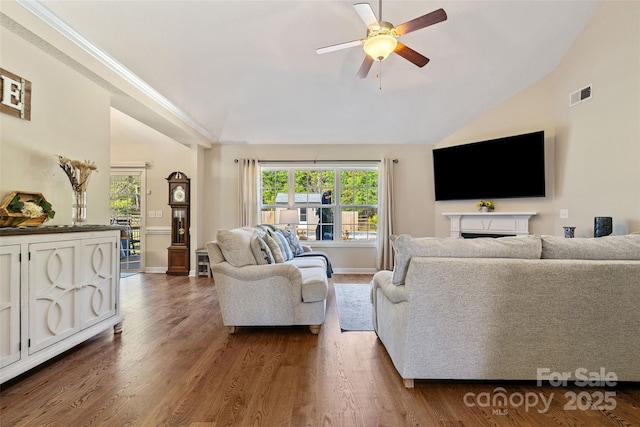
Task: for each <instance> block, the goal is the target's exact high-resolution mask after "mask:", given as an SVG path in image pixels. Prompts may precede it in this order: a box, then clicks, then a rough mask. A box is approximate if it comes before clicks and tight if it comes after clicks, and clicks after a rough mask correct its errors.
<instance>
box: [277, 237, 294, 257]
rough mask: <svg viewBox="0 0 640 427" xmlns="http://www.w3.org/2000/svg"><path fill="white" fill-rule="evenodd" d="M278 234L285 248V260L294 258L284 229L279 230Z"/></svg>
mask: <svg viewBox="0 0 640 427" xmlns="http://www.w3.org/2000/svg"><path fill="white" fill-rule="evenodd" d="M276 236H278V239H280V243H282V249H283V252H282V253H283V254H284V255H285V261H289V260H290V259H293V252H292V251H291V248H290V247H289V242H287V239H286V238H285V237H284V235H283V234H282V231H281V230H277V231H276Z"/></svg>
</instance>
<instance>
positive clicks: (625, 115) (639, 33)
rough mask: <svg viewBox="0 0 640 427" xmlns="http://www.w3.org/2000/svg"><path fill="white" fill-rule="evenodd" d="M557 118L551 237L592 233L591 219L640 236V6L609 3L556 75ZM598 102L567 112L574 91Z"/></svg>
mask: <svg viewBox="0 0 640 427" xmlns="http://www.w3.org/2000/svg"><path fill="white" fill-rule="evenodd" d="M553 78H554V85H555V91H554V94H555V96H554V106H555V116H556V175H557V179H556V189H557V190H556V193H557V194H556V199H555V203H556V210H557V209H560V208H568V209H569V215H570V216H569V219H568V220H560V219H558V216H557V215H556V217H555V218H556V220H555V228H554V232H555V233H556V234H557V233H559V232H560V230H561V229H562V226H564V225H573V226H576V227H577V228H576V236H580V237H583V236H592V235H593V217H594V216H611V217H613V223H614V231H615V232H617V233H618V234H624V233H628V232H632V231H640V2H604V3H603V5H602V6H601V7H600V9H599V10H598V12H597V13H596V14H595V16H594V18H593V20H592V21H591V22H590V23H589V26H588V27H587V28H586V29H585V31H584V32H583V33H582V34H581V35H580V37H579V38H578V40H577V41H576V43H575V44H574V46H573V47H572V48H571V50H570V51H569V52H568V54H567V55H566V57H565V58H564V59H563V61H562V62H561V64H560V66H559V67H558V68H557V69H556V71H555V72H554V73H553ZM589 83H592V84H593V98H592V99H591V100H589V101H586V102H583V103H581V104H578V105H576V106H574V107H571V108H569V106H568V98H569V93H571V92H573V91H575V90H577V89H580V88H581V87H584V86H585V85H587V84H589Z"/></svg>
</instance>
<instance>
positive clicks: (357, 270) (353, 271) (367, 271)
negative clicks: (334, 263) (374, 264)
mask: <svg viewBox="0 0 640 427" xmlns="http://www.w3.org/2000/svg"><path fill="white" fill-rule="evenodd" d="M377 272H378V270H377V269H375V268H334V269H333V273H334V274H376V273H377Z"/></svg>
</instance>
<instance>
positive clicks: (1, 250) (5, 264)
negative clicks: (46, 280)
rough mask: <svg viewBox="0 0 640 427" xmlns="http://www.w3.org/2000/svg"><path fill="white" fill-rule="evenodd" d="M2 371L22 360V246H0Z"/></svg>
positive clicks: (0, 349)
mask: <svg viewBox="0 0 640 427" xmlns="http://www.w3.org/2000/svg"><path fill="white" fill-rule="evenodd" d="M0 283H1V284H2V286H0V369H2V368H4V367H5V366H7V365H10V364H11V363H13V362H16V361H18V360H20V245H7V246H4V245H3V246H0Z"/></svg>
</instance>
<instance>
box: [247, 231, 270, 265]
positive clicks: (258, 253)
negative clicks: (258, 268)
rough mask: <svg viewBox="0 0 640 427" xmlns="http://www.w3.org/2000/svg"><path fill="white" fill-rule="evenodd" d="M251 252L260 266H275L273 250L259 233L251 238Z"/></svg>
mask: <svg viewBox="0 0 640 427" xmlns="http://www.w3.org/2000/svg"><path fill="white" fill-rule="evenodd" d="M251 251H252V252H253V256H254V257H255V258H256V262H257V263H258V265H265V264H274V261H273V254H272V253H271V249H269V246H268V245H267V242H265V241H264V240H263V239H262V238H261V237H260V236H259V235H258V234H257V233H255V234H254V235H253V236H252V237H251Z"/></svg>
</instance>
